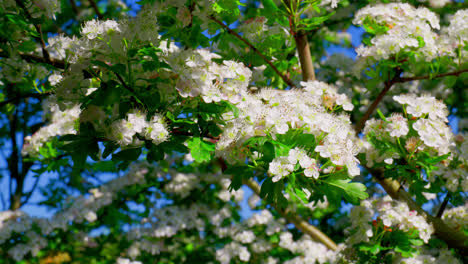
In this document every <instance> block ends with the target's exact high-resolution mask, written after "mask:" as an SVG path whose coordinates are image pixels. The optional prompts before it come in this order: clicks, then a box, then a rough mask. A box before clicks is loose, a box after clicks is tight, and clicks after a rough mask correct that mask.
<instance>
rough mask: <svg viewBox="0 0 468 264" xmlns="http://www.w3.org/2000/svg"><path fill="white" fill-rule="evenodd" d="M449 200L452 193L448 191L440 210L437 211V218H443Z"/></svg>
mask: <svg viewBox="0 0 468 264" xmlns="http://www.w3.org/2000/svg"><path fill="white" fill-rule="evenodd" d="M449 200H450V193H447V195H445V198H444V201H443V202H442V204H441V205H440V207H439V211H437V214H436V218H442V215H443V214H444V211H445V208H446V207H447V204H448V201H449Z"/></svg>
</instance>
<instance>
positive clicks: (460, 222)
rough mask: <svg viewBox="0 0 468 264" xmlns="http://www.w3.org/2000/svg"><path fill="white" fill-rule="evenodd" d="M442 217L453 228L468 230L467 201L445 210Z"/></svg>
mask: <svg viewBox="0 0 468 264" xmlns="http://www.w3.org/2000/svg"><path fill="white" fill-rule="evenodd" d="M442 219H443V220H444V222H445V223H447V225H448V226H450V227H452V228H453V229H455V230H468V203H465V204H464V205H461V206H457V207H453V208H450V209H447V210H445V211H444V214H443V215H442Z"/></svg>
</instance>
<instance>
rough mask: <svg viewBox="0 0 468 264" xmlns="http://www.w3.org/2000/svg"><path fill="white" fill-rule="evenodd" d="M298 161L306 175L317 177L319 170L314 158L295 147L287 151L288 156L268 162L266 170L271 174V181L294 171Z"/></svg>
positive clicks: (275, 180)
mask: <svg viewBox="0 0 468 264" xmlns="http://www.w3.org/2000/svg"><path fill="white" fill-rule="evenodd" d="M298 162H299V165H300V166H301V168H302V169H304V175H305V176H306V177H313V178H315V179H318V177H319V174H320V172H319V168H318V165H317V162H316V160H315V159H312V158H311V157H309V156H308V155H307V153H306V151H305V150H303V149H300V148H297V147H296V148H294V149H291V150H290V151H289V155H288V156H284V157H277V158H275V159H274V160H273V161H272V162H270V167H269V170H268V172H269V173H270V174H271V175H272V176H273V179H272V181H273V182H277V181H279V180H281V179H282V178H283V177H285V176H288V175H289V174H290V173H291V172H293V171H294V167H295V166H296V164H297V163H298Z"/></svg>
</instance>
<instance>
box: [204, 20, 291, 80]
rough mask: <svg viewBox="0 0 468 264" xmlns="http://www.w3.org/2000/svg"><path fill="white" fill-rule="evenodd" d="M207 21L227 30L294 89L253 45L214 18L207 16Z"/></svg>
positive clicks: (286, 78) (284, 76)
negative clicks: (211, 21) (209, 20)
mask: <svg viewBox="0 0 468 264" xmlns="http://www.w3.org/2000/svg"><path fill="white" fill-rule="evenodd" d="M208 18H209V19H211V20H213V21H214V22H216V23H217V24H219V25H220V26H221V27H223V28H224V29H225V30H227V31H228V32H229V34H231V35H233V36H235V37H236V38H237V39H239V40H240V41H242V42H244V44H245V45H247V46H248V47H249V48H250V49H252V50H253V51H254V52H255V53H257V54H258V56H260V57H261V58H262V59H263V60H264V61H265V62H266V63H267V64H268V65H270V67H271V68H272V69H273V70H274V71H275V72H276V74H278V76H280V77H281V79H283V81H284V82H285V83H287V84H288V85H289V86H291V87H294V84H293V83H292V82H291V80H289V78H288V77H286V75H284V74H282V73H281V72H280V71H279V70H278V68H276V66H275V65H273V63H272V62H271V61H270V60H269V59H268V58H267V57H266V56H265V55H263V54H262V53H261V52H260V51H259V50H258V49H257V48H256V47H255V46H254V45H252V44H251V43H250V42H249V41H248V40H246V39H245V38H243V37H242V36H240V35H239V34H237V33H236V32H235V31H234V30H232V29H230V28H229V27H228V26H226V25H225V24H224V23H223V22H221V21H219V20H218V19H216V18H215V17H214V16H209V17H208Z"/></svg>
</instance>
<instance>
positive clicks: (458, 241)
mask: <svg viewBox="0 0 468 264" xmlns="http://www.w3.org/2000/svg"><path fill="white" fill-rule="evenodd" d="M467 71H468V69H466V70H461V71H457V72H451V73H444V74H439V75H436V76H434V77H433V78H439V77H445V76H450V75H454V76H458V75H460V74H461V73H463V72H467ZM400 74H401V72H400V70H397V72H396V73H395V75H394V77H393V78H392V79H391V80H389V81H386V82H385V87H384V89H383V90H382V91H381V92H380V94H379V95H378V96H377V98H376V100H375V101H374V102H373V103H372V105H371V106H370V107H369V109H368V110H367V111H366V113H365V114H364V116H363V117H362V119H361V120H360V121H359V123H358V125H357V126H356V127H355V132H356V134H359V133H360V132H361V130H362V128H363V126H364V124H365V122H366V121H367V119H368V118H369V116H370V115H371V114H372V113H373V112H374V110H375V108H377V105H378V104H379V102H380V101H381V100H382V98H383V97H384V96H385V94H386V93H387V92H388V91H389V90H390V88H391V87H392V86H393V84H395V83H403V82H407V81H412V80H422V79H429V76H421V77H409V78H401V77H399V76H400ZM366 169H367V170H368V171H369V172H370V173H371V174H372V177H374V178H375V179H377V181H378V182H379V184H380V185H381V186H382V187H383V188H384V190H385V191H386V192H387V194H388V195H390V197H392V199H395V200H399V201H403V202H405V203H406V204H407V205H408V207H409V208H410V209H411V210H414V211H417V212H418V214H420V215H423V216H425V217H426V219H427V221H428V222H429V223H431V224H432V225H433V227H434V229H435V235H436V236H437V237H439V238H440V239H441V240H443V241H445V242H446V243H447V245H448V246H449V247H452V248H457V249H459V250H460V252H461V254H462V255H467V254H468V246H466V245H465V242H466V241H467V240H468V239H467V237H465V235H464V234H463V232H460V231H458V230H454V229H452V228H450V227H449V226H447V224H445V223H444V221H442V220H441V219H440V218H438V217H437V216H436V217H434V216H432V215H430V214H428V213H427V212H426V211H424V210H423V209H422V208H421V207H420V206H419V205H418V204H416V202H414V201H413V199H412V198H411V196H410V195H409V194H408V193H407V192H406V191H405V190H404V188H402V186H401V185H400V184H399V183H398V181H396V180H393V179H390V178H384V176H383V170H376V169H370V168H367V167H366ZM446 199H447V197H446ZM444 202H445V201H444ZM447 202H448V201H447ZM442 207H444V206H443V204H442V205H441V209H442ZM442 211H443V210H442ZM439 212H440V210H439Z"/></svg>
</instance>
